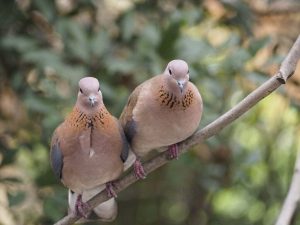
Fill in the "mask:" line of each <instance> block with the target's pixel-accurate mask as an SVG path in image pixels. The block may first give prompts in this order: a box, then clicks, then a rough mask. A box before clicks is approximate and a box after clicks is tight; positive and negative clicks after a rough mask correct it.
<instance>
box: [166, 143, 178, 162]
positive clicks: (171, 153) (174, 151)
mask: <svg viewBox="0 0 300 225" xmlns="http://www.w3.org/2000/svg"><path fill="white" fill-rule="evenodd" d="M167 151H168V159H170V160H172V159H178V155H179V152H178V145H177V144H173V145H170V146H169V148H168V150H167Z"/></svg>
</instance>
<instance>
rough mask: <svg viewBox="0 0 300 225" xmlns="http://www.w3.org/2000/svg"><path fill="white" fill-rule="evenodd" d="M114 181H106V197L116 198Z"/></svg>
mask: <svg viewBox="0 0 300 225" xmlns="http://www.w3.org/2000/svg"><path fill="white" fill-rule="evenodd" d="M115 187H116V186H115V183H114V181H110V182H107V183H106V192H107V195H108V197H110V198H112V197H114V198H116V197H117V193H116V192H115V190H114V188H115Z"/></svg>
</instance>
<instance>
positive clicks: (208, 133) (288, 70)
mask: <svg viewBox="0 0 300 225" xmlns="http://www.w3.org/2000/svg"><path fill="white" fill-rule="evenodd" d="M299 59H300V35H299V36H298V38H297V40H296V42H295V43H294V45H293V47H292V48H291V50H290V51H289V53H288V55H287V57H286V58H285V59H284V61H283V62H282V64H281V66H280V69H279V71H278V72H277V73H276V74H275V75H274V76H273V77H271V78H270V79H269V80H267V81H266V82H265V83H264V84H262V85H261V86H260V87H258V88H257V89H256V90H254V91H253V92H252V93H250V94H249V95H248V96H247V97H246V98H244V99H243V100H242V101H241V102H240V103H239V104H237V105H236V106H234V107H233V108H232V109H231V110H229V111H228V112H227V113H225V114H224V115H222V116H221V117H219V118H218V119H216V120H215V121H213V122H212V123H210V124H209V125H207V126H206V127H204V128H203V129H201V130H198V131H197V132H196V133H195V134H194V135H192V136H191V137H190V138H188V139H186V140H185V141H183V142H181V143H180V144H179V154H182V153H184V152H187V151H188V148H190V147H191V146H193V145H195V144H198V143H200V142H202V141H203V140H205V139H207V138H209V137H212V136H213V135H215V134H217V133H218V132H220V131H221V130H222V129H223V128H224V127H226V126H227V125H229V124H230V123H232V122H233V121H234V120H236V119H237V118H239V117H240V116H241V115H243V114H244V113H245V112H247V111H248V110H249V109H250V108H252V107H253V106H254V105H255V104H257V103H258V102H259V101H260V100H261V99H263V98H264V97H266V96H267V95H269V94H270V93H272V92H273V91H274V90H276V89H277V88H278V87H279V86H280V85H281V84H284V83H285V82H286V81H287V79H288V78H289V77H290V76H291V75H292V74H293V73H294V71H295V68H296V64H297V62H298V60H299ZM166 156H167V155H166V153H161V154H159V155H157V156H156V157H154V158H153V159H151V160H149V161H148V162H146V163H145V164H144V169H145V172H146V173H147V174H149V173H151V172H152V171H154V170H156V169H157V168H159V167H161V166H162V165H164V164H166V163H167V162H168V159H167V157H166ZM136 181H137V180H136V178H135V175H134V173H133V171H131V172H130V173H129V174H128V175H126V176H124V177H123V178H121V179H120V180H118V181H117V182H116V188H115V191H116V193H119V192H121V191H122V190H124V189H125V188H127V187H128V186H130V185H131V184H133V183H134V182H136ZM108 199H109V198H108V196H107V193H106V192H105V191H102V192H101V193H99V194H97V195H96V196H95V197H93V198H92V199H90V200H89V201H88V204H89V206H90V208H89V210H91V209H92V208H94V207H95V206H97V205H99V204H100V203H102V202H104V201H106V200H108ZM78 219H80V217H78V216H76V215H74V214H69V215H67V216H65V217H64V218H62V219H61V220H59V221H58V222H57V223H56V224H55V225H69V224H73V223H75V222H76V221H77V220H78Z"/></svg>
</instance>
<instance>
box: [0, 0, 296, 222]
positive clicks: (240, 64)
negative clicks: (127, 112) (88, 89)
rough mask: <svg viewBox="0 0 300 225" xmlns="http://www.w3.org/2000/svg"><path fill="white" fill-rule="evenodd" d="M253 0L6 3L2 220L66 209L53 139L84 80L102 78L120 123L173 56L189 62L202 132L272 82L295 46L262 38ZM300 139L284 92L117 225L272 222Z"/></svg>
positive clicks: (34, 218) (122, 202) (0, 100)
mask: <svg viewBox="0 0 300 225" xmlns="http://www.w3.org/2000/svg"><path fill="white" fill-rule="evenodd" d="M249 2H250V1H224V2H221V1H217V0H206V1H196V0H193V1H192V0H190V1H179V0H175V1H171V0H152V1H144V0H135V1H129V0H126V1H125V0H123V1H118V0H114V1H112V0H111V1H109V0H106V1H97V0H56V1H52V0H16V1H1V2H0V20H1V23H0V31H1V39H0V180H1V182H0V224H3V225H14V224H53V223H54V222H55V221H57V220H58V219H59V218H61V217H62V216H64V215H65V214H66V213H67V191H66V189H65V188H64V187H63V186H62V184H61V183H60V182H59V181H57V180H56V179H55V178H54V176H53V173H52V171H51V169H50V166H49V160H48V157H49V156H48V154H49V141H50V137H51V134H52V132H53V130H54V128H55V127H56V126H57V125H58V124H59V123H60V122H61V121H62V120H63V118H64V117H65V116H66V114H67V113H68V112H69V111H70V110H71V108H72V106H73V104H74V101H75V98H76V92H77V82H78V80H79V79H80V78H81V77H83V76H86V75H92V76H95V77H97V78H98V79H99V80H100V85H101V89H102V92H103V96H104V101H105V104H106V105H107V107H108V109H109V110H110V111H111V112H112V113H113V114H114V115H115V116H119V114H120V112H121V110H122V107H123V106H124V104H125V102H126V100H127V97H128V95H129V93H130V92H131V91H132V90H133V88H134V87H135V86H137V85H138V84H139V83H141V82H143V81H144V80H146V79H148V78H150V77H151V75H154V74H158V73H160V72H161V71H162V70H163V69H164V67H165V65H166V63H167V62H168V60H170V59H173V58H182V59H185V60H186V61H187V62H188V63H189V65H190V75H191V80H192V81H193V82H194V83H195V84H196V85H197V86H198V88H199V90H200V92H201V94H202V97H203V99H204V115H203V120H202V122H201V127H204V126H205V125H206V124H208V123H209V122H211V121H213V120H214V119H215V118H217V117H218V116H220V115H221V114H222V113H224V112H225V111H227V110H228V109H229V108H231V107H232V106H234V105H235V104H236V103H238V102H239V101H240V100H241V99H242V98H243V97H244V96H246V95H247V94H248V93H249V92H251V91H252V90H253V89H254V88H255V87H257V85H259V84H261V83H262V82H263V81H264V80H266V79H267V78H268V77H266V75H267V74H271V73H272V72H274V71H275V70H274V69H276V68H278V64H279V63H280V61H281V60H282V58H283V57H284V54H285V53H286V52H287V47H289V46H290V44H291V43H292V38H291V39H290V41H289V42H288V44H286V45H284V46H283V47H282V45H280V43H276V37H275V38H274V33H273V35H270V34H264V35H256V34H257V28H256V30H255V29H253V28H254V27H255V26H256V25H257V20H259V17H257V14H256V13H255V11H254V10H253V9H252V8H251V5H249ZM269 2H272V1H269ZM270 26H276V25H275V24H271V25H270ZM276 45H277V46H278V45H280V47H281V48H280V49H281V51H276V49H278V47H276ZM282 49H283V50H282ZM296 90H297V89H296ZM299 131H300V128H299V105H297V104H295V102H293V99H292V98H291V97H290V96H289V95H287V94H286V92H285V90H284V89H280V90H279V91H277V92H276V93H274V94H272V95H271V96H269V97H267V98H266V99H265V100H263V101H262V102H261V103H259V104H258V105H257V106H256V107H255V108H254V109H252V110H251V111H250V112H249V113H248V114H247V115H246V116H244V117H243V118H241V119H239V120H238V121H237V122H235V123H234V124H233V125H231V126H229V127H228V128H226V129H224V130H223V131H222V132H221V133H220V134H218V135H217V136H216V137H213V138H211V139H210V140H208V141H206V142H205V143H202V144H200V145H198V146H195V147H194V148H193V149H192V151H191V152H190V153H188V154H185V155H184V156H182V157H181V158H180V160H178V161H176V162H175V161H174V162H170V163H169V164H168V165H167V166H165V167H164V168H160V169H159V170H157V171H156V172H154V173H153V174H151V175H149V176H148V178H147V179H146V180H144V181H140V182H138V183H136V184H135V185H133V186H132V187H130V188H128V189H127V190H125V191H124V192H122V193H121V194H120V195H119V198H118V202H119V215H118V217H117V219H116V221H114V222H113V223H111V224H115V225H118V224H132V225H133V224H143V225H146V224H149V225H150V224H153V225H154V224H165V225H168V224H170V225H171V224H172V225H173V224H189V225H196V224H197V225H199V224H215V225H217V224H245V225H246V224H264V225H268V224H272V223H273V222H274V221H275V219H276V217H277V215H278V212H279V210H280V207H281V204H282V202H283V199H284V196H285V194H286V192H287V190H288V186H289V182H290V179H291V176H292V173H293V164H294V160H295V156H296V151H297V149H298V148H299V146H300V143H299V138H298V137H299ZM153 190H155V191H153ZM293 224H298V225H300V222H299V219H298V220H297V218H295V219H294V223H293Z"/></svg>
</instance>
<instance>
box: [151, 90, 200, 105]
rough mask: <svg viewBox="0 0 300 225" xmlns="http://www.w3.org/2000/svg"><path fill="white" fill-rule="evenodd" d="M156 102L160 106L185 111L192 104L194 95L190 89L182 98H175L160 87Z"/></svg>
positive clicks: (174, 95)
mask: <svg viewBox="0 0 300 225" xmlns="http://www.w3.org/2000/svg"><path fill="white" fill-rule="evenodd" d="M156 100H157V101H158V102H159V103H160V105H162V106H165V107H168V108H170V109H182V110H185V109H187V108H188V107H189V106H190V105H191V104H192V103H193V100H194V94H193V92H192V91H191V90H190V89H188V90H187V91H186V93H185V94H184V95H183V96H177V95H176V94H174V93H172V92H171V91H168V90H166V88H165V87H164V86H161V87H160V89H159V91H158V97H157V99H156Z"/></svg>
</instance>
